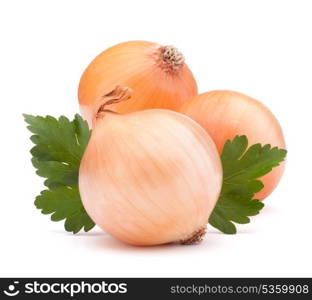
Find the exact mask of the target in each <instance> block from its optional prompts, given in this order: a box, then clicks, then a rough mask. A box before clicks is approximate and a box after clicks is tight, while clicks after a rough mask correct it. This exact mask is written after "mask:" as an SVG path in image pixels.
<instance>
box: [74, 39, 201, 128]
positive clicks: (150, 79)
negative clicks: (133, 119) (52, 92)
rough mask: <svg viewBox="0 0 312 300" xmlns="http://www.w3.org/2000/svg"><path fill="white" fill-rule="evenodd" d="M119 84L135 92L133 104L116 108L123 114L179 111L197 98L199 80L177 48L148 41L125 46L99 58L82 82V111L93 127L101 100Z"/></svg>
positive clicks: (108, 51)
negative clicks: (160, 109) (190, 99)
mask: <svg viewBox="0 0 312 300" xmlns="http://www.w3.org/2000/svg"><path fill="white" fill-rule="evenodd" d="M117 84H119V85H123V86H128V87H129V88H132V90H133V92H132V99H131V101H129V102H122V103H118V104H113V105H112V107H111V109H113V110H114V111H116V112H119V113H129V112H134V111H138V110H143V109H149V108H166V109H171V110H178V109H179V107H180V106H181V105H182V103H183V102H185V101H186V100H187V99H188V98H190V97H191V96H194V95H196V94H197V85H196V82H195V79H194V77H193V75H192V73H191V71H190V70H189V68H188V67H187V65H186V64H185V63H184V57H183V55H182V54H181V53H180V52H179V51H178V50H177V49H176V48H174V47H172V46H161V45H158V44H156V43H152V42H146V41H130V42H125V43H121V44H118V45H115V46H113V47H111V48H109V49H107V50H105V51H104V52H102V53H101V54H99V55H98V56H97V57H96V58H95V59H94V60H93V61H92V62H91V63H90V65H89V66H88V67H87V69H86V70H85V71H84V73H83V75H82V77H81V79H80V83H79V89H78V98H79V104H80V110H81V113H82V115H83V117H84V118H85V119H86V120H87V121H88V123H89V125H90V126H91V125H92V119H93V117H94V116H95V115H96V113H97V109H98V107H99V101H100V99H101V97H102V96H103V95H104V94H107V93H108V92H110V91H111V90H113V89H114V88H115V86H116V85H117Z"/></svg>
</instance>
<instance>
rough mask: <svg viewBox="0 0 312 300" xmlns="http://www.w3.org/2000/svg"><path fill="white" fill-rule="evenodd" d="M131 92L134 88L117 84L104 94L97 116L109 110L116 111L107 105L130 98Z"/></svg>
mask: <svg viewBox="0 0 312 300" xmlns="http://www.w3.org/2000/svg"><path fill="white" fill-rule="evenodd" d="M131 92H132V90H131V89H130V88H128V87H124V86H120V85H117V86H116V87H115V88H114V89H113V90H112V91H110V92H109V93H108V94H106V95H104V96H102V98H101V101H100V102H101V103H100V105H99V108H98V110H97V113H96V118H99V117H100V116H103V115H104V114H105V113H107V112H109V113H116V112H114V111H112V110H110V109H107V106H109V105H112V104H116V103H119V102H122V101H126V100H128V99H130V98H131Z"/></svg>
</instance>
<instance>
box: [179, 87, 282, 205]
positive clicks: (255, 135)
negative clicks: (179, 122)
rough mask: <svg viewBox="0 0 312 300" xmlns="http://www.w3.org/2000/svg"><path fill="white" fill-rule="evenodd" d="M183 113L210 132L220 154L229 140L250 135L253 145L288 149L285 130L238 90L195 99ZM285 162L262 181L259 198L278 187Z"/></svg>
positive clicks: (222, 91) (261, 198)
mask: <svg viewBox="0 0 312 300" xmlns="http://www.w3.org/2000/svg"><path fill="white" fill-rule="evenodd" d="M180 112H181V113H183V114H186V115H187V116H189V117H191V118H192V119H193V120H195V121H196V122H198V123H199V124H200V125H201V126H202V127H203V128H205V129H206V131H207V132H208V134H209V135H210V136H211V138H212V139H213V141H214V142H215V144H216V146H217V148H218V151H219V153H221V152H222V149H223V146H224V143H225V142H226V140H228V139H230V140H232V139H233V138H234V137H235V136H236V135H246V136H247V138H248V142H249V145H253V144H257V143H260V144H270V145H271V146H272V147H275V146H277V147H279V148H283V149H285V148H286V145H285V140H284V136H283V132H282V128H281V126H280V124H279V122H278V120H277V119H276V118H275V116H274V115H273V114H272V112H271V111H270V110H269V109H268V108H267V107H266V106H265V105H263V104H262V103H261V102H259V101H257V100H255V99H253V98H251V97H249V96H246V95H244V94H242V93H239V92H235V91H225V90H217V91H211V92H207V93H203V94H200V95H197V96H195V97H192V98H191V99H189V100H188V101H187V102H186V103H185V104H184V105H182V107H181V109H180ZM284 167H285V163H282V164H281V165H280V166H278V167H276V168H274V169H273V170H272V171H271V172H270V173H268V174H267V175H265V176H263V177H262V178H260V180H261V181H262V182H263V184H264V188H263V189H262V190H261V191H260V192H258V193H256V195H255V198H256V199H260V200H263V199H264V198H266V197H267V196H268V195H270V194H271V193H272V191H273V190H274V189H275V188H276V186H277V185H278V183H279V181H280V179H281V177H282V174H283V172H284Z"/></svg>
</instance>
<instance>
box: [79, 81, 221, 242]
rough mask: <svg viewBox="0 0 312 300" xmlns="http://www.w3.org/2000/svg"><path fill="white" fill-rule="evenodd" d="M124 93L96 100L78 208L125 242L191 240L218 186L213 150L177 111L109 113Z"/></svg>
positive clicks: (218, 166)
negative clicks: (96, 105) (80, 202)
mask: <svg viewBox="0 0 312 300" xmlns="http://www.w3.org/2000/svg"><path fill="white" fill-rule="evenodd" d="M130 93H131V91H130V90H129V89H127V88H122V87H117V88H116V89H115V90H114V91H112V92H110V93H108V94H107V95H106V96H105V97H104V99H102V102H103V105H101V106H100V109H98V113H97V116H96V118H95V119H94V122H93V130H92V135H91V138H90V141H89V144H88V146H87V149H86V151H85V153H84V156H83V159H82V162H81V166H80V171H79V189H80V193H81V197H82V201H83V204H84V207H85V209H86V210H87V212H88V214H89V215H90V217H91V218H92V219H93V221H94V222H95V223H96V224H97V225H98V226H100V227H101V228H102V229H103V230H104V231H106V232H108V233H109V234H111V235H112V236H114V237H115V238H117V239H119V240H121V241H124V242H126V243H129V244H133V245H157V244H164V243H170V242H180V243H182V244H194V243H198V242H199V241H201V239H202V237H203V235H204V233H205V228H206V223H207V221H208V218H209V215H210V213H211V211H212V210H213V208H214V206H215V203H216V201H217V199H218V196H219V192H220V189H221V184H222V166H221V162H220V158H219V154H218V152H217V149H216V147H215V145H214V143H213V141H212V140H211V138H210V137H209V136H208V134H207V133H206V132H205V130H204V129H203V128H201V127H200V126H199V125H198V124H197V123H196V122H194V121H193V120H191V119H190V118H188V117H187V116H184V115H182V114H179V113H177V112H173V111H169V110H163V109H150V110H144V111H138V112H134V113H129V114H118V113H115V112H112V111H110V108H111V106H113V107H114V106H115V105H116V104H117V103H120V102H121V101H124V100H126V99H128V98H130V97H131V95H130ZM131 101H132V100H131ZM131 101H129V102H131Z"/></svg>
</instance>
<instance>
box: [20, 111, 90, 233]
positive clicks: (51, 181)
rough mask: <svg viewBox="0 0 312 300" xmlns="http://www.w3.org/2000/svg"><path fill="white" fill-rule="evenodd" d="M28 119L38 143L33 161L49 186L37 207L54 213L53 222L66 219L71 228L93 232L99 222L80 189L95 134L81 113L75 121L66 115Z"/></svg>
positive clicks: (39, 199) (68, 226) (34, 140)
mask: <svg viewBox="0 0 312 300" xmlns="http://www.w3.org/2000/svg"><path fill="white" fill-rule="evenodd" d="M24 118H25V121H26V123H28V124H29V126H28V127H27V128H28V129H29V130H30V131H31V132H32V133H33V135H32V136H31V138H30V139H31V141H32V142H33V143H34V144H35V146H34V147H33V148H32V149H31V151H30V152H31V154H32V156H33V158H32V164H33V166H34V167H35V168H36V169H37V172H36V173H37V174H38V175H39V176H41V177H44V178H46V180H45V182H44V184H45V186H47V187H48V188H49V189H48V190H44V191H42V192H41V195H40V196H38V197H37V198H36V201H35V205H36V207H37V208H38V209H41V210H42V213H43V214H51V213H53V215H52V217H51V219H52V220H53V221H60V220H63V219H66V221H65V229H66V230H67V231H70V232H73V233H77V232H78V231H79V230H81V229H82V228H84V230H85V231H89V230H90V229H92V227H94V225H95V224H94V223H93V221H92V220H91V219H90V217H89V216H88V215H87V213H86V211H85V210H84V208H83V205H82V202H81V199H80V196H79V191H78V173H79V165H80V161H81V158H82V155H83V152H84V150H85V148H86V146H87V143H88V141H89V138H90V134H91V132H90V130H89V128H88V125H87V123H86V122H85V121H84V120H83V119H82V118H81V117H80V116H79V115H76V116H75V118H74V120H73V121H69V120H68V119H67V118H66V117H64V116H61V117H60V118H59V119H56V118H54V117H51V116H47V117H40V116H31V115H24Z"/></svg>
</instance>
